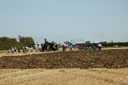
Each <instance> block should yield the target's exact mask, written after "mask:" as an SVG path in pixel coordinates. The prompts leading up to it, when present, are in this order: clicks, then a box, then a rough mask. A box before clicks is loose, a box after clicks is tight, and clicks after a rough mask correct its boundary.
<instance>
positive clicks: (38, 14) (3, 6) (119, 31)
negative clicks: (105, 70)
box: [0, 0, 128, 42]
mask: <svg viewBox="0 0 128 85" xmlns="http://www.w3.org/2000/svg"><path fill="white" fill-rule="evenodd" d="M18 35H21V36H32V37H33V38H34V39H35V40H36V41H41V40H42V39H43V38H47V39H48V40H49V41H52V40H54V41H57V42H59V41H66V40H74V41H88V40H90V41H111V40H114V41H128V0H0V37H2V36H8V37H17V36H18Z"/></svg>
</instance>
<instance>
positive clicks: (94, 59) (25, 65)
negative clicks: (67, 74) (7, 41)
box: [0, 49, 128, 69]
mask: <svg viewBox="0 0 128 85" xmlns="http://www.w3.org/2000/svg"><path fill="white" fill-rule="evenodd" d="M126 67H128V50H127V49H119V50H103V51H72V52H69V51H67V52H55V53H43V54H33V55H24V56H3V57H1V58H0V69H36V68H47V69H56V68H81V69H87V68H126Z"/></svg>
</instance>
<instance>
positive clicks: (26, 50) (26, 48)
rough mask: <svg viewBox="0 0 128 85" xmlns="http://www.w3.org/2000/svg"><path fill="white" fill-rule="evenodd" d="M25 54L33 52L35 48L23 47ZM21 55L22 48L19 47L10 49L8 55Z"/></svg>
mask: <svg viewBox="0 0 128 85" xmlns="http://www.w3.org/2000/svg"><path fill="white" fill-rule="evenodd" d="M22 51H23V53H28V52H33V47H27V46H26V47H22ZM17 52H18V53H21V48H19V47H12V48H11V49H8V54H9V55H10V54H14V53H17Z"/></svg>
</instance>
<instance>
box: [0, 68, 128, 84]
mask: <svg viewBox="0 0 128 85" xmlns="http://www.w3.org/2000/svg"><path fill="white" fill-rule="evenodd" d="M0 85H128V68H124V69H97V68H95V69H52V70H50V69H49V70H48V69H24V70H20V69H1V70H0Z"/></svg>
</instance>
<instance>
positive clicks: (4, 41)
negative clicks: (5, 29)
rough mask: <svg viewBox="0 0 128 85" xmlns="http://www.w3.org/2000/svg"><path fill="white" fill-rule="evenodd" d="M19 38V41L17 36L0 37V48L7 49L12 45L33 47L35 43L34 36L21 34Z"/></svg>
mask: <svg viewBox="0 0 128 85" xmlns="http://www.w3.org/2000/svg"><path fill="white" fill-rule="evenodd" d="M18 39H19V41H17V39H16V38H9V37H0V50H7V49H10V48H12V47H19V48H22V47H23V46H28V47H33V46H34V45H35V42H34V40H33V38H32V37H22V36H19V37H18Z"/></svg>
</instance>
